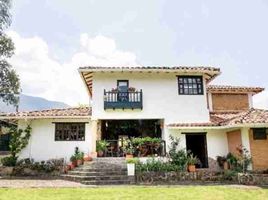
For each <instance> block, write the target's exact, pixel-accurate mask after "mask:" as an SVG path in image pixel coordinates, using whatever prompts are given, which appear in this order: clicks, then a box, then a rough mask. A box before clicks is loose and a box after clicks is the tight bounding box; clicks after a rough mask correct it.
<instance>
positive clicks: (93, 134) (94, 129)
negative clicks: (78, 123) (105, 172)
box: [90, 119, 98, 157]
mask: <svg viewBox="0 0 268 200" xmlns="http://www.w3.org/2000/svg"><path fill="white" fill-rule="evenodd" d="M97 134H98V120H96V119H94V120H92V121H91V148H90V149H91V155H92V157H96V156H97V153H96V141H97Z"/></svg>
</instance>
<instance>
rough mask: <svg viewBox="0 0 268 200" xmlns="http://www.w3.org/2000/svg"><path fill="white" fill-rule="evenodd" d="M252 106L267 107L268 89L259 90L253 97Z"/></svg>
mask: <svg viewBox="0 0 268 200" xmlns="http://www.w3.org/2000/svg"><path fill="white" fill-rule="evenodd" d="M253 105H254V108H261V109H268V91H264V92H261V93H260V94H257V95H256V96H254V97H253Z"/></svg>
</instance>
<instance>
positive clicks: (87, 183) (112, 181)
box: [81, 180, 131, 185]
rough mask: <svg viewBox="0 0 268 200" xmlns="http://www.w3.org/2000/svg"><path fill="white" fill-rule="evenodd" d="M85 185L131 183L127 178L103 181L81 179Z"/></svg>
mask: <svg viewBox="0 0 268 200" xmlns="http://www.w3.org/2000/svg"><path fill="white" fill-rule="evenodd" d="M81 183H82V184H85V185H128V184H131V181H129V180H105V181H82V182H81Z"/></svg>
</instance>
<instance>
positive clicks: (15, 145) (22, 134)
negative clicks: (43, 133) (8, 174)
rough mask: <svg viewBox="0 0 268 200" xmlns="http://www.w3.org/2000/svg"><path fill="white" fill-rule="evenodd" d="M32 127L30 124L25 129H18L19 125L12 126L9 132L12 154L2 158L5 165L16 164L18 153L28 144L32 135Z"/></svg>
mask: <svg viewBox="0 0 268 200" xmlns="http://www.w3.org/2000/svg"><path fill="white" fill-rule="evenodd" d="M31 131H32V128H31V126H30V125H28V126H27V127H26V128H25V129H18V128H17V127H11V128H10V131H9V134H10V136H11V139H10V142H9V148H10V154H11V155H10V156H8V157H5V158H3V159H2V160H1V162H2V164H3V165H4V166H15V165H16V162H17V159H18V154H19V153H20V152H21V151H22V150H23V149H24V148H25V147H26V146H27V145H28V143H29V139H30V137H31Z"/></svg>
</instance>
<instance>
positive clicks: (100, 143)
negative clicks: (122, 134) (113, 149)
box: [96, 140, 109, 152]
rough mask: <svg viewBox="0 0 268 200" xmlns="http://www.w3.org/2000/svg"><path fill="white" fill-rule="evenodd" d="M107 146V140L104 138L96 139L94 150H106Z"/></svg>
mask: <svg viewBox="0 0 268 200" xmlns="http://www.w3.org/2000/svg"><path fill="white" fill-rule="evenodd" d="M108 146H109V142H107V141H106V140H98V141H97V143H96V150H97V152H99V151H103V152H104V151H106V150H107V147H108Z"/></svg>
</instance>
